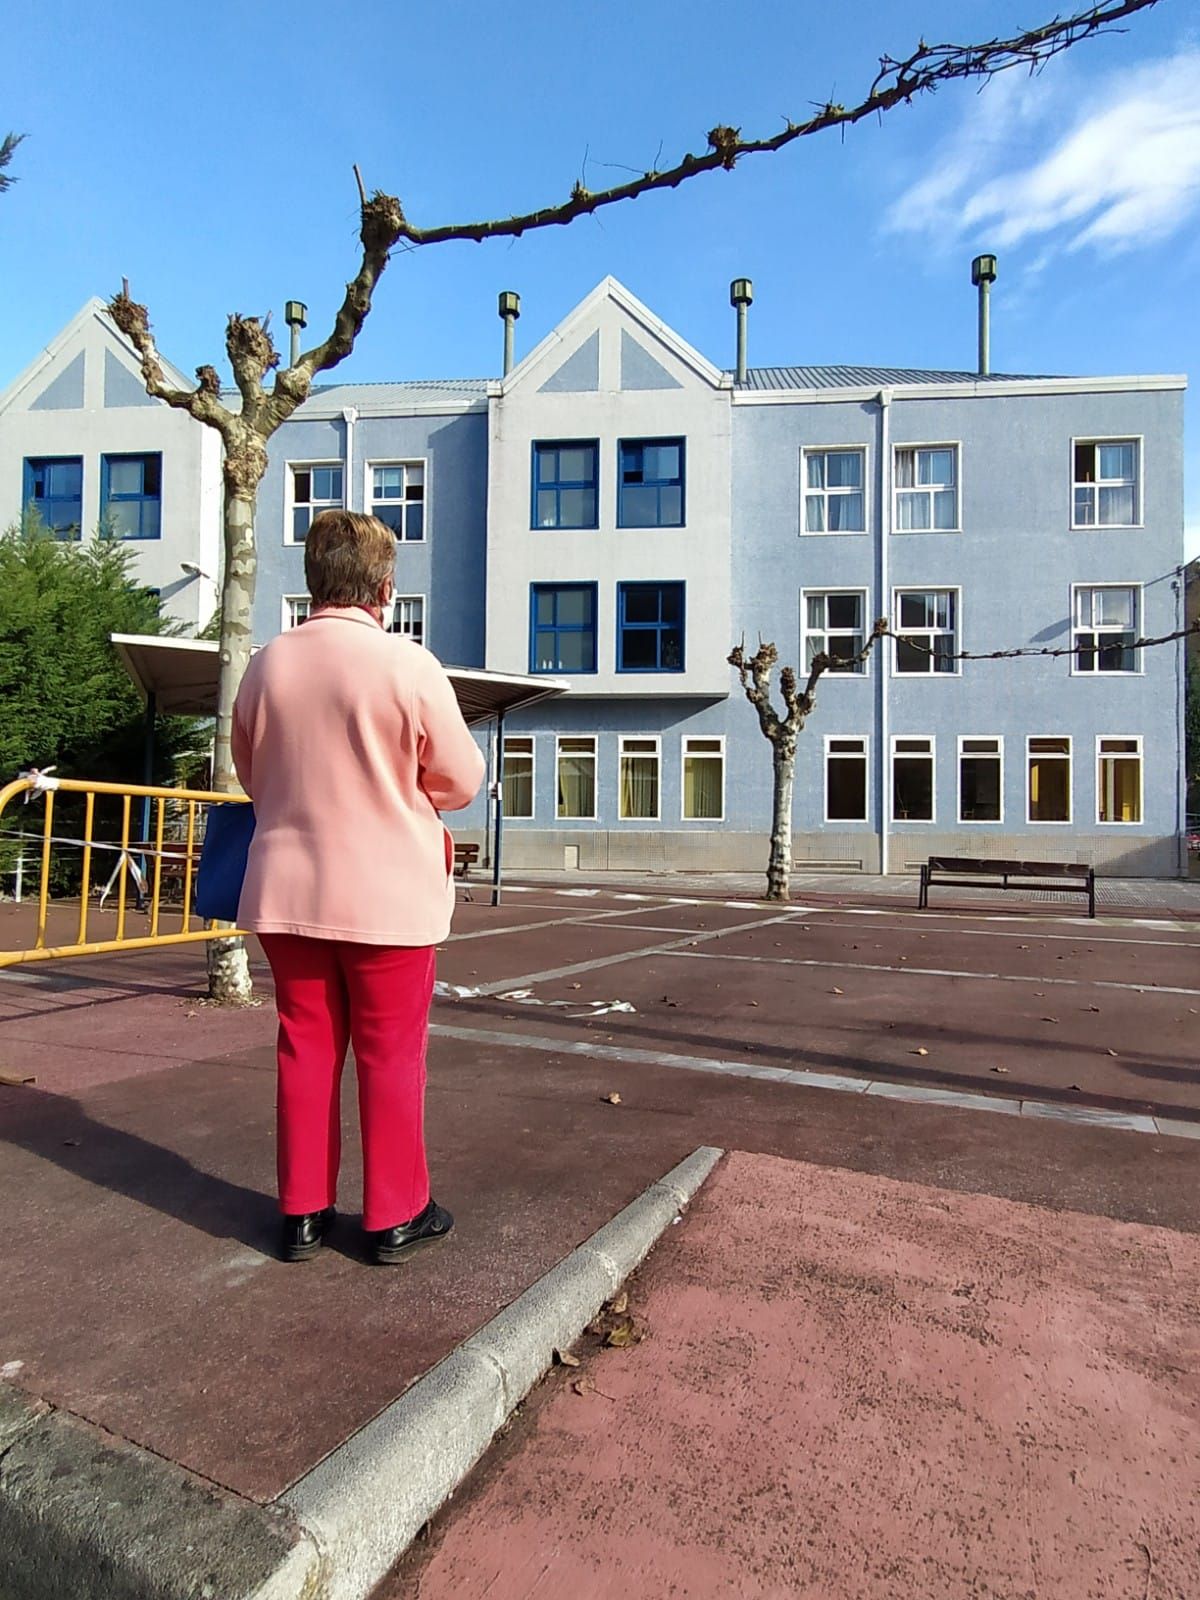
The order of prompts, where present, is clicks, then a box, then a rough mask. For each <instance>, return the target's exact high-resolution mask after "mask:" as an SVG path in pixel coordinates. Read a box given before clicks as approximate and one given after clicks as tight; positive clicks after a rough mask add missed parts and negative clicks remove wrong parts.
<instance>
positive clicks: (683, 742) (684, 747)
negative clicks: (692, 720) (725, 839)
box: [679, 733, 727, 825]
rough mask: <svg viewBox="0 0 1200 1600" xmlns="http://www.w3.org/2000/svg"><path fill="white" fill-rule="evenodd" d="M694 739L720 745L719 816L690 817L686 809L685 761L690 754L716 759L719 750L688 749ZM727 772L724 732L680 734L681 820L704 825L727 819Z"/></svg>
mask: <svg viewBox="0 0 1200 1600" xmlns="http://www.w3.org/2000/svg"><path fill="white" fill-rule="evenodd" d="M693 739H707V740H708V741H709V742H710V743H713V744H717V745H719V746H720V751H719V755H720V761H721V810H720V814H719V815H718V816H715V817H689V816H688V814H687V811H686V809H685V795H686V788H685V785H686V782H687V773H686V766H685V763H686V761H687V758H688V756H689V754H690V755H696V756H699V757H700V758H701V759H704V758H706V757H707V759H708V760H710V761H715V760H716V759H717V757H718V751H716V750H695V751H689V750H688V745H689V743H690V742H691V741H692V740H693ZM726 772H727V768H726V762H725V735H724V734H723V733H684V734H681V735H680V738H679V820H680V821H681V822H698V823H700V824H701V825H703V824H704V823H706V822H724V821H725V778H726Z"/></svg>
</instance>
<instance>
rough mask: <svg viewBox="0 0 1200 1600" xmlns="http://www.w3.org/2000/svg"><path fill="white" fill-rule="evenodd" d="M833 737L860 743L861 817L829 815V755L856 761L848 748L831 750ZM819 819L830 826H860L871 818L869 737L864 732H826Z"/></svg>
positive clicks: (822, 753) (822, 757)
mask: <svg viewBox="0 0 1200 1600" xmlns="http://www.w3.org/2000/svg"><path fill="white" fill-rule="evenodd" d="M835 739H857V740H858V742H859V743H860V744H861V745H862V763H863V814H862V816H861V817H831V816H830V815H829V757H830V755H831V754H836V755H838V756H840V757H841V758H842V759H843V760H846V761H856V760H858V757H857V756H855V755H853V754H852V752H851V751H849V750H838V751H831V750H830V748H829V747H830V745H831V744H832V743H833V741H834V740H835ZM821 820H822V822H825V823H828V824H829V826H830V827H831V828H839V827H856V826H857V827H861V826H862V825H863V824H864V823H867V822H870V820H871V738H870V735H869V734H866V733H827V734H826V735H825V743H824V746H823V749H822V752H821Z"/></svg>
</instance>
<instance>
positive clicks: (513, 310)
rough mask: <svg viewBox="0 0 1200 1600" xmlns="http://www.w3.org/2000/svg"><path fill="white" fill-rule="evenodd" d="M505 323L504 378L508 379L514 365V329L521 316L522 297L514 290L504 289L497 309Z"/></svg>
mask: <svg viewBox="0 0 1200 1600" xmlns="http://www.w3.org/2000/svg"><path fill="white" fill-rule="evenodd" d="M496 309H497V311H498V312H499V313H500V316H501V319H502V320H503V322H504V376H505V377H506V378H507V377H508V375H509V373H510V372H511V371H512V364H513V329H514V328H515V327H516V325H517V318H518V317H519V316H520V315H521V296H520V295H519V294H517V293H516V291H515V290H513V289H502V290H501V291H500V299H499V302H498V304H497V307H496Z"/></svg>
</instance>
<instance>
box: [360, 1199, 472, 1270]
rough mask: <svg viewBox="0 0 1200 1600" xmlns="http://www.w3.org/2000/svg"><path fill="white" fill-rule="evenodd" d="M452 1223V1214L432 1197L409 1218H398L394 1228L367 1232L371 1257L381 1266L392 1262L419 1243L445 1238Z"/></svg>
mask: <svg viewBox="0 0 1200 1600" xmlns="http://www.w3.org/2000/svg"><path fill="white" fill-rule="evenodd" d="M453 1226H454V1218H453V1217H452V1216H451V1215H450V1213H449V1212H448V1211H446V1210H444V1209H443V1208H442V1207H441V1206H439V1205H438V1204H437V1202H436V1201H435V1200H431V1201H430V1202H429V1204H428V1205H427V1206H426V1207H425V1209H424V1211H422V1212H420V1213H419V1215H417V1216H415V1217H413V1218H412V1220H411V1221H410V1222H400V1223H397V1225H396V1226H395V1227H394V1228H384V1229H383V1230H382V1232H380V1233H370V1234H368V1235H367V1237H368V1239H369V1240H370V1241H371V1255H372V1259H373V1260H375V1261H377V1262H379V1264H380V1265H381V1266H385V1267H390V1266H393V1265H394V1264H395V1263H396V1262H397V1261H401V1260H403V1258H404V1257H405V1256H406V1255H408V1254H409V1253H410V1251H413V1250H416V1249H417V1248H418V1246H420V1245H423V1244H436V1243H437V1241H438V1240H439V1239H444V1238H445V1237H446V1235H447V1234H448V1233H449V1232H450V1230H451V1228H453Z"/></svg>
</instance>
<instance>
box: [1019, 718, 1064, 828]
mask: <svg viewBox="0 0 1200 1600" xmlns="http://www.w3.org/2000/svg"><path fill="white" fill-rule="evenodd" d="M1027 750H1028V756H1027V764H1028V788H1029V821H1030V822H1070V820H1071V741H1070V739H1069V738H1068V737H1067V736H1066V735H1062V734H1054V735H1050V736H1043V737H1038V738H1033V737H1030V739H1029V740H1028V743H1027Z"/></svg>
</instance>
